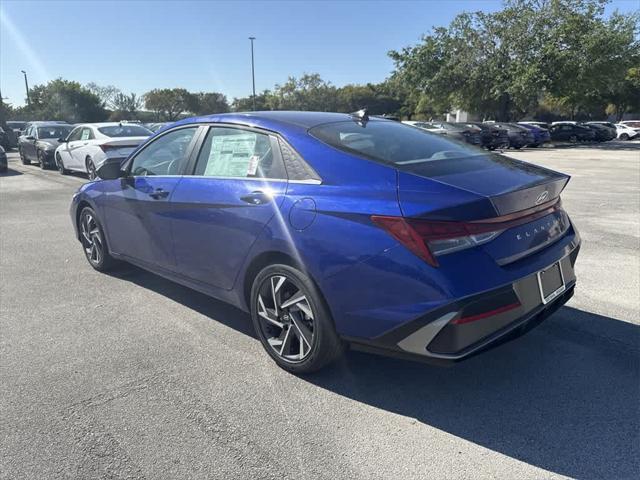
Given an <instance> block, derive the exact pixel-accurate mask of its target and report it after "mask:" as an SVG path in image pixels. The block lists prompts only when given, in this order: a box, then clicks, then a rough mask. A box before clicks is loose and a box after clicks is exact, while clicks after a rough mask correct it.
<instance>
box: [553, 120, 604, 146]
mask: <svg viewBox="0 0 640 480" xmlns="http://www.w3.org/2000/svg"><path fill="white" fill-rule="evenodd" d="M549 133H550V134H551V140H553V141H554V142H571V143H577V142H592V141H594V140H595V138H596V134H595V132H594V131H593V130H590V129H589V128H587V127H583V126H581V125H574V124H573V123H556V124H555V125H551V128H550V129H549Z"/></svg>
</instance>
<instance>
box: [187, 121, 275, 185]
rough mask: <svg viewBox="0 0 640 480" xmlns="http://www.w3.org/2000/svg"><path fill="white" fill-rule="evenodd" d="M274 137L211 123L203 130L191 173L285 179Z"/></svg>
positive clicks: (212, 175) (206, 175)
mask: <svg viewBox="0 0 640 480" xmlns="http://www.w3.org/2000/svg"><path fill="white" fill-rule="evenodd" d="M274 146H275V148H277V143H276V142H275V138H272V137H271V136H270V135H267V134H265V133H260V132H255V131H251V130H244V129H240V128H230V127H212V128H210V129H209V132H208V133H207V137H206V138H205V141H204V144H203V145H202V149H201V150H200V154H199V155H198V161H197V163H196V170H195V175H202V176H205V177H231V178H270V179H286V178H287V177H286V173H285V170H284V166H283V164H282V158H281V156H280V152H278V151H275V149H274Z"/></svg>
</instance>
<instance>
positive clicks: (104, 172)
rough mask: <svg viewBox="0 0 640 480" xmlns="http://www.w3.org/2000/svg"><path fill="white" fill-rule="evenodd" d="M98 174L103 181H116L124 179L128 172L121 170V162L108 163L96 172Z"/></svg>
mask: <svg viewBox="0 0 640 480" xmlns="http://www.w3.org/2000/svg"><path fill="white" fill-rule="evenodd" d="M96 174H97V175H98V177H100V178H101V179H103V180H115V179H116V178H121V177H124V176H125V174H126V172H124V171H123V170H122V169H121V165H120V161H119V160H118V161H115V162H114V161H111V162H109V161H106V162H104V163H103V164H102V165H101V166H100V168H98V169H97V170H96Z"/></svg>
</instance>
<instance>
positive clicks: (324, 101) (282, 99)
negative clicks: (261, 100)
mask: <svg viewBox="0 0 640 480" xmlns="http://www.w3.org/2000/svg"><path fill="white" fill-rule="evenodd" d="M336 105H337V102H336V88H335V87H334V86H333V85H331V83H330V82H325V81H324V80H322V78H321V77H320V75H319V74H317V73H311V74H307V73H305V74H304V75H303V76H302V77H300V78H299V79H297V78H295V77H289V79H288V80H287V81H286V82H285V83H283V84H282V85H276V86H275V89H274V91H273V94H272V95H269V97H268V98H267V107H268V108H269V109H270V110H309V111H319V112H331V111H334V110H335V109H336Z"/></svg>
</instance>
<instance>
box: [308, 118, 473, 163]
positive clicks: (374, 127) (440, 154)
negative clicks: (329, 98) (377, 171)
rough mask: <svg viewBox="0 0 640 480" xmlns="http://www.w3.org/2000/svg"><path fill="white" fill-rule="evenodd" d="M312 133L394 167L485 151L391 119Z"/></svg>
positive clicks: (338, 125) (332, 125)
mask: <svg viewBox="0 0 640 480" xmlns="http://www.w3.org/2000/svg"><path fill="white" fill-rule="evenodd" d="M309 133H310V134H311V135H313V136H314V137H315V138H317V139H318V140H321V141H322V142H324V143H326V144H328V145H330V146H332V147H334V148H337V149H339V150H342V151H345V152H348V153H353V154H356V155H359V156H362V157H365V158H369V159H372V160H376V161H380V162H384V163H387V164H390V165H392V166H395V167H403V166H409V165H418V164H422V165H425V164H428V163H434V162H441V161H443V160H446V161H447V162H453V161H455V160H456V159H457V160H460V159H463V158H469V157H473V156H478V155H484V152H483V151H482V150H481V149H480V148H478V147H474V146H472V145H469V144H466V143H464V142H460V141H457V140H454V139H451V138H447V137H445V136H442V135H435V134H433V133H429V132H427V131H425V130H420V129H418V128H412V127H410V126H408V125H404V124H402V123H397V122H391V121H369V122H363V123H361V122H356V121H346V122H336V123H327V124H324V125H318V126H317V127H313V128H311V129H310V130H309Z"/></svg>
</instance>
